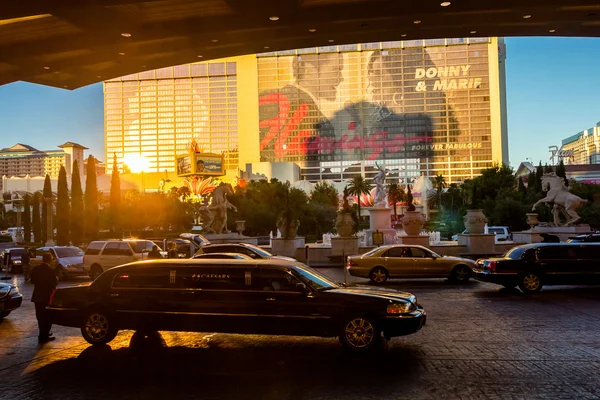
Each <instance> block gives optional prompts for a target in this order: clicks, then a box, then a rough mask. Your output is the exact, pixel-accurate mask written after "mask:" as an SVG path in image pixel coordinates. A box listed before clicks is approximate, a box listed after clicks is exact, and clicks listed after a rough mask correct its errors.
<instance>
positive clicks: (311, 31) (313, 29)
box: [308, 28, 317, 33]
mask: <svg viewBox="0 0 600 400" xmlns="http://www.w3.org/2000/svg"><path fill="white" fill-rule="evenodd" d="M308 31H309V32H310V33H315V32H316V31H317V30H316V29H315V28H310V29H309V30H308Z"/></svg>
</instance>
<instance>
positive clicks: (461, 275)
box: [450, 264, 471, 283]
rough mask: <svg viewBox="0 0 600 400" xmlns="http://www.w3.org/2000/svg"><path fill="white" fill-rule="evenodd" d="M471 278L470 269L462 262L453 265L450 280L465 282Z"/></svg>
mask: <svg viewBox="0 0 600 400" xmlns="http://www.w3.org/2000/svg"><path fill="white" fill-rule="evenodd" d="M469 279H471V271H470V270H469V267H467V266H466V265H464V264H460V265H457V266H455V267H454V268H453V269H452V272H451V273H450V280H451V281H452V282H456V283H467V282H468V281H469Z"/></svg>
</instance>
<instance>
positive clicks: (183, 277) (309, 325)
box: [49, 259, 426, 351]
mask: <svg viewBox="0 0 600 400" xmlns="http://www.w3.org/2000/svg"><path fill="white" fill-rule="evenodd" d="M49 310H50V313H51V315H52V322H53V323H54V324H58V325H65V326H71V327H78V328H81V333H82V335H83V337H84V339H85V340H87V341H88V342H89V343H92V344H103V343H108V342H110V341H111V340H112V339H114V337H115V336H116V334H117V331H118V330H119V329H134V330H151V331H155V330H156V331H157V330H171V331H193V332H223V333H247V334H273V335H298V336H321V337H335V336H337V337H339V338H340V341H341V343H342V344H343V345H344V346H346V347H347V348H349V349H352V350H357V351H366V350H370V349H373V348H376V347H378V346H380V345H384V344H385V343H386V339H389V338H391V337H394V336H402V335H408V334H411V333H414V332H417V331H418V330H420V329H421V327H422V326H423V325H425V320H426V315H425V311H424V310H423V308H422V307H420V306H419V305H418V304H417V300H416V298H415V296H414V295H412V294H410V293H403V292H399V291H396V290H391V289H381V288H371V287H344V286H341V285H338V284H336V283H334V282H332V281H331V280H329V278H327V277H326V276H324V275H322V274H321V273H319V272H317V271H315V270H313V269H311V268H309V267H307V266H306V265H304V264H301V263H298V262H292V261H286V260H273V259H271V260H219V261H218V262H217V261H215V260H201V259H200V260H194V259H191V260H190V259H186V260H152V261H141V262H136V263H132V264H127V265H123V266H120V267H116V268H113V269H110V270H108V271H106V272H104V273H103V274H102V275H100V276H99V277H98V278H97V279H96V280H95V281H94V282H93V283H91V284H90V285H87V286H75V287H69V288H61V289H57V290H56V291H55V292H54V294H53V296H52V299H51V302H50V306H49Z"/></svg>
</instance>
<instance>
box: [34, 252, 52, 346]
mask: <svg viewBox="0 0 600 400" xmlns="http://www.w3.org/2000/svg"><path fill="white" fill-rule="evenodd" d="M51 262H52V256H50V254H48V253H46V254H44V256H43V257H42V263H41V264H40V265H38V266H36V267H35V268H33V270H32V271H31V283H33V295H32V296H31V301H32V302H33V304H35V317H36V318H37V321H38V328H39V335H38V342H40V343H46V342H49V341H51V340H54V339H55V338H54V337H53V336H52V333H50V329H51V328H52V321H51V320H50V315H49V313H48V310H47V309H46V307H48V304H49V303H50V296H51V295H52V292H53V291H54V289H55V288H56V285H57V283H58V280H57V279H56V274H55V273H54V270H53V269H52V268H50V265H49V264H50V263H51Z"/></svg>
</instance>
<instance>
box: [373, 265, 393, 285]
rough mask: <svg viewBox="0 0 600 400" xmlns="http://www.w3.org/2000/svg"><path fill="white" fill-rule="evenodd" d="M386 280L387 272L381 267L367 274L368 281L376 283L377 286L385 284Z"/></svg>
mask: <svg viewBox="0 0 600 400" xmlns="http://www.w3.org/2000/svg"><path fill="white" fill-rule="evenodd" d="M388 278H389V275H388V272H387V270H386V269H385V268H383V267H375V268H373V269H372V270H371V273H370V274H369V279H371V281H372V282H374V283H377V284H379V285H381V284H383V283H385V282H386V281H387V280H388Z"/></svg>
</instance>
